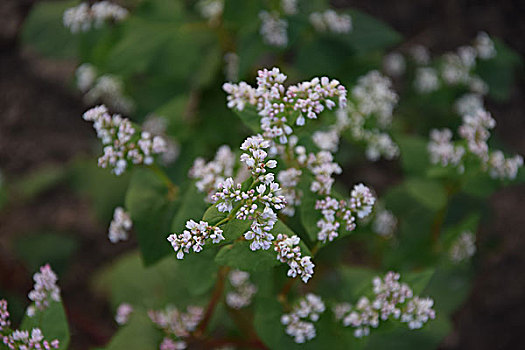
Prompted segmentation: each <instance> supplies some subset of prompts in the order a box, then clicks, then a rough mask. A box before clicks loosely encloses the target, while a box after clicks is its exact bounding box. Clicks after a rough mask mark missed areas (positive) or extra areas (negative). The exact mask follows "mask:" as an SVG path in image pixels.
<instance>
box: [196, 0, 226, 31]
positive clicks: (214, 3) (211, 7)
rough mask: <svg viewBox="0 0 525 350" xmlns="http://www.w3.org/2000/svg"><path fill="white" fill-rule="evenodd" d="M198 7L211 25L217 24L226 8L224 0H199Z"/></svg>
mask: <svg viewBox="0 0 525 350" xmlns="http://www.w3.org/2000/svg"><path fill="white" fill-rule="evenodd" d="M197 8H198V10H199V12H200V14H201V16H202V17H204V18H206V19H208V23H209V24H210V25H211V26H215V25H217V23H218V22H219V20H220V18H221V16H222V12H223V10H224V0H199V2H198V3H197Z"/></svg>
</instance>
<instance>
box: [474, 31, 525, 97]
mask: <svg viewBox="0 0 525 350" xmlns="http://www.w3.org/2000/svg"><path fill="white" fill-rule="evenodd" d="M494 44H495V47H496V57H494V58H492V59H489V60H478V61H477V63H476V64H477V66H476V72H477V73H478V74H479V75H480V76H481V78H482V79H483V80H484V81H485V82H486V83H487V84H488V86H489V96H490V97H492V98H493V99H494V100H497V101H505V100H508V98H509V96H510V93H511V91H512V88H513V86H514V83H515V81H516V70H517V68H518V67H519V66H520V65H521V60H520V56H519V55H518V54H517V53H516V52H515V51H514V50H512V49H511V48H510V47H508V46H507V45H505V43H503V41H501V40H499V39H494Z"/></svg>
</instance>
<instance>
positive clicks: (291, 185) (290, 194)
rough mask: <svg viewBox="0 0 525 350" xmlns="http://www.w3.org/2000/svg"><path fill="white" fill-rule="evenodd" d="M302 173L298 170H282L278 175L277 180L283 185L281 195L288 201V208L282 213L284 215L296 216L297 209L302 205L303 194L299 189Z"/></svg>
mask: <svg viewBox="0 0 525 350" xmlns="http://www.w3.org/2000/svg"><path fill="white" fill-rule="evenodd" d="M301 174H302V171H301V170H299V169H296V168H289V169H286V170H282V171H280V172H279V174H278V175H277V180H278V181H279V183H280V184H281V188H282V189H281V192H280V194H281V195H282V196H283V197H284V199H285V201H286V207H284V209H283V210H282V211H281V213H283V214H284V215H288V216H294V214H295V207H296V206H298V205H299V204H301V197H302V192H301V190H299V189H298V188H297V185H298V184H299V180H300V178H301Z"/></svg>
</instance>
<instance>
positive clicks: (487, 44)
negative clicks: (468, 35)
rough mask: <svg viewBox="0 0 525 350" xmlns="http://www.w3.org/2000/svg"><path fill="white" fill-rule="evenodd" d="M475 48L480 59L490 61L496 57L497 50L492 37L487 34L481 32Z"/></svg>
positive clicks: (475, 42)
mask: <svg viewBox="0 0 525 350" xmlns="http://www.w3.org/2000/svg"><path fill="white" fill-rule="evenodd" d="M474 48H475V49H476V51H477V54H478V57H479V58H481V59H482V60H488V59H490V58H493V57H495V56H496V48H495V46H494V42H493V41H492V39H491V38H490V36H489V35H488V34H487V33H485V32H479V33H478V35H477V36H476V39H475V40H474Z"/></svg>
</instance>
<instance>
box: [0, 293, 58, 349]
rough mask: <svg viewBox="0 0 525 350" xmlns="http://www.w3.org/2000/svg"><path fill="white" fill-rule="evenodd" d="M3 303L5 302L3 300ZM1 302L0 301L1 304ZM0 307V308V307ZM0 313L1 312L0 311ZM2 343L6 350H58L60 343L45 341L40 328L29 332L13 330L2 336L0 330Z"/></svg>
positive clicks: (55, 340)
mask: <svg viewBox="0 0 525 350" xmlns="http://www.w3.org/2000/svg"><path fill="white" fill-rule="evenodd" d="M3 301H5V300H3ZM1 302H2V301H0V303H1ZM0 307H1V306H0ZM0 312H1V311H0ZM0 337H1V338H2V343H3V344H4V345H5V346H6V348H7V349H13V350H15V349H16V350H18V349H28V350H29V349H46V350H47V349H58V348H59V346H60V343H59V341H58V339H54V340H52V341H47V340H45V339H44V335H43V334H42V330H40V328H33V329H31V332H29V331H27V330H14V331H13V332H11V333H10V334H8V335H4V334H3V332H2V331H1V330H0Z"/></svg>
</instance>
